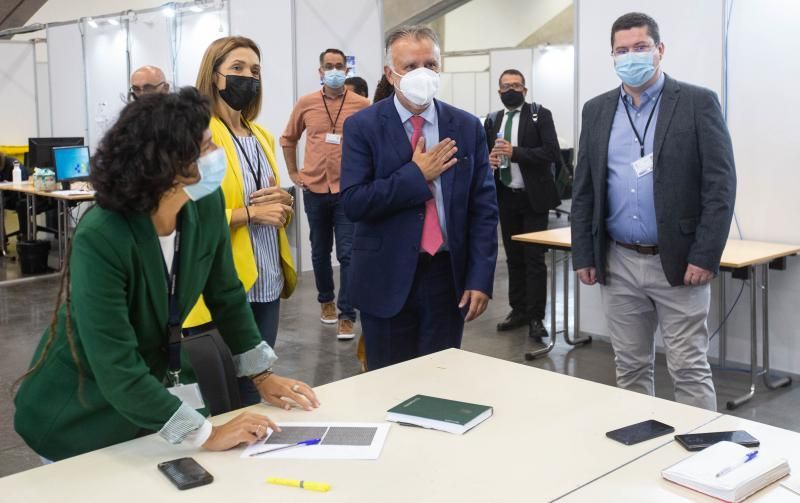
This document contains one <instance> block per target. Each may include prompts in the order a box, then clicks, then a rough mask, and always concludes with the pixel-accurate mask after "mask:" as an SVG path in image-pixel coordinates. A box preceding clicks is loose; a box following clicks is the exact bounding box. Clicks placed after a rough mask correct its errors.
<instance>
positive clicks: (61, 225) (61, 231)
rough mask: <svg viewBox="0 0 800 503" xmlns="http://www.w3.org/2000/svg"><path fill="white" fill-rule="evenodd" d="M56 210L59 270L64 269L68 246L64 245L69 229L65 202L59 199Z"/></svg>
mask: <svg viewBox="0 0 800 503" xmlns="http://www.w3.org/2000/svg"><path fill="white" fill-rule="evenodd" d="M56 208H58V209H57V210H56V213H57V216H58V270H59V271H60V270H61V269H63V268H64V254H65V253H66V246H65V243H64V241H65V240H64V236H66V234H67V232H69V229H68V228H67V226H66V225H65V223H66V219H65V218H64V214H65V213H66V208H65V205H64V201H63V200H61V199H58V200H57V202H56Z"/></svg>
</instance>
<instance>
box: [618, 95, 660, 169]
mask: <svg viewBox="0 0 800 503" xmlns="http://www.w3.org/2000/svg"><path fill="white" fill-rule="evenodd" d="M663 92H664V88H663V87H662V88H661V91H659V92H658V96H656V100H655V101H654V102H653V109H652V110H650V116H649V117H648V118H647V124H645V126H644V134H643V135H642V136H639V131H637V129H636V126H634V125H633V119H632V118H631V112H630V110H628V100H626V99H625V96H624V95H623V96H622V104H623V105H625V114H627V116H628V122H630V123H631V128H633V134H635V135H636V141H638V142H639V157H644V140H645V138H647V130H648V129H650V121H651V120H653V114H654V113H655V112H656V107H657V106H658V100H660V99H661V94H662V93H663Z"/></svg>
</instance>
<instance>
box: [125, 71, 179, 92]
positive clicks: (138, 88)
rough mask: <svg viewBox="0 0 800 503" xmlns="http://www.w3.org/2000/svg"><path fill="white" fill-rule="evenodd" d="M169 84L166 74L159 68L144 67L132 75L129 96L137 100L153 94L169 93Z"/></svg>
mask: <svg viewBox="0 0 800 503" xmlns="http://www.w3.org/2000/svg"><path fill="white" fill-rule="evenodd" d="M168 92H169V82H167V78H166V77H165V76H164V72H163V71H162V70H161V68H159V67H157V66H150V65H148V66H143V67H141V68H139V69H138V70H136V71H135V72H133V73H132V74H131V88H130V90H129V94H128V96H129V97H130V99H131V100H137V99H139V98H141V97H142V96H145V95H147V94H152V93H168Z"/></svg>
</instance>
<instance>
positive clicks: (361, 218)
mask: <svg viewBox="0 0 800 503" xmlns="http://www.w3.org/2000/svg"><path fill="white" fill-rule="evenodd" d="M435 106H436V110H437V113H438V117H439V137H440V139H445V138H451V139H453V140H455V142H456V146H457V147H458V152H457V153H456V157H457V158H458V162H457V163H456V164H455V165H454V166H453V167H451V168H450V169H448V170H447V171H445V172H444V173H442V175H441V182H442V195H443V198H444V207H445V221H446V223H447V246H448V248H449V251H450V262H451V266H452V269H453V278H454V280H455V290H456V292H457V295H458V298H456V299H453V302H455V303H458V301H459V299H460V297H461V295H462V294H463V292H464V290H479V291H481V292H483V293H485V294H487V295H489V296H491V295H492V285H493V283H494V270H495V263H496V261H497V221H498V212H497V195H496V193H495V185H494V180H493V178H492V171H491V169H490V168H489V152H488V148H487V146H486V135H485V133H484V129H483V126H482V125H481V123H480V121H479V120H478V119H477V118H476V117H474V116H472V115H470V114H468V113H467V112H464V111H463V110H459V109H457V108H455V107H452V106H450V105H448V104H446V103H442V102H441V101H438V100H436V101H435ZM343 136H344V141H343V145H342V178H341V201H342V205H343V208H344V212H345V215H346V216H347V218H349V219H350V220H351V221H352V222H354V223H355V233H354V236H353V248H352V255H351V259H350V297H351V301H352V303H353V305H354V306H355V307H356V308H358V309H360V310H362V311H364V312H366V313H369V314H371V315H373V316H377V317H381V318H390V317H393V316H395V315H396V314H397V313H399V312H400V309H402V307H403V305H404V304H405V302H406V299H407V298H408V296H409V293H410V291H411V285H412V283H413V281H414V274H415V271H416V269H417V262H418V260H419V253H420V246H419V245H420V239H421V237H422V223H423V220H424V215H425V201H427V200H428V199H430V198H432V197H433V194H432V193H431V190H430V188H429V187H428V183H427V182H426V181H425V177H424V176H423V175H422V172H421V171H420V169H419V167H418V166H417V165H416V164H415V163H414V162H412V161H411V157H412V150H411V143H410V141H409V139H408V136H407V135H406V132H405V130H404V129H403V125H402V123H401V122H400V116H399V115H398V113H397V109H396V108H395V105H394V99H393V97H391V96H390V97H389V98H387V99H384V100H382V101H379V102H378V103H376V104H374V105H372V106H371V107H368V108H365V109H364V110H361V111H360V112H358V113H356V114H354V115H352V116H351V117H349V118H348V119H347V121H345V123H344V135H343Z"/></svg>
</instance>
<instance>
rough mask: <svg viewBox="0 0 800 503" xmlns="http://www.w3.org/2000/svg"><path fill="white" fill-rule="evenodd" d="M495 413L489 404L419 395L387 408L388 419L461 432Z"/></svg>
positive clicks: (451, 431) (449, 431) (450, 431)
mask: <svg viewBox="0 0 800 503" xmlns="http://www.w3.org/2000/svg"><path fill="white" fill-rule="evenodd" d="M491 415H492V408H491V407H489V406H488V405H478V404H474V403H467V402H457V401H455V400H445V399H444V398H436V397H433V396H427V395H415V396H413V397H411V398H409V399H408V400H406V401H404V402H403V403H401V404H399V405H397V406H395V407H392V408H391V409H389V410H388V411H387V415H386V420H387V421H393V422H396V423H401V424H408V425H413V426H421V427H423V428H430V429H434V430H441V431H446V432H448V433H457V434H459V435H461V434H462V433H464V432H467V431H469V430H471V429H472V428H474V427H475V426H477V425H479V424H480V423H482V422H484V421H486V420H487V419H489V417H491Z"/></svg>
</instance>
